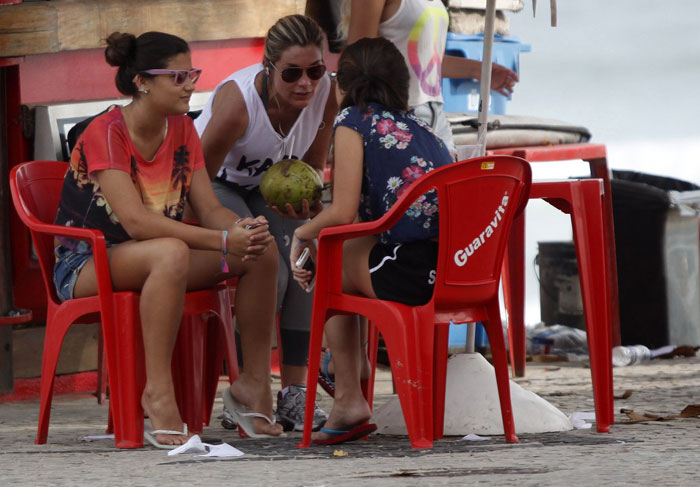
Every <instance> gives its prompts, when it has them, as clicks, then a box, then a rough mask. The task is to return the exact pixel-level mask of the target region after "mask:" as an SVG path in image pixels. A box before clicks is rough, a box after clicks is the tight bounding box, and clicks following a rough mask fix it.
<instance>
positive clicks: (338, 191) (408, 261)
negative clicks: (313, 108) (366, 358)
mask: <svg viewBox="0 0 700 487" xmlns="http://www.w3.org/2000/svg"><path fill="white" fill-rule="evenodd" d="M338 68H339V70H338V87H337V90H336V95H337V96H338V98H339V104H340V107H341V109H342V111H341V112H340V114H339V115H338V116H337V118H336V121H335V128H334V130H335V135H334V151H335V175H334V180H335V181H342V184H334V189H333V202H332V203H331V204H330V205H328V206H327V207H326V208H324V210H323V211H322V212H321V213H319V214H318V215H317V216H316V217H315V218H313V219H312V220H311V221H310V222H308V223H306V224H304V225H302V226H301V227H299V228H297V230H296V232H295V233H294V239H293V243H292V250H291V255H290V257H291V262H293V263H294V262H296V260H297V258H298V257H299V256H300V254H301V252H302V251H303V249H304V248H305V247H309V248H310V250H311V253H312V255H315V251H316V247H315V244H314V239H315V238H316V237H317V236H318V234H319V232H320V231H321V230H322V229H323V228H325V227H328V226H333V225H342V224H347V223H351V222H353V221H355V219H356V218H358V216H359V219H360V220H361V221H369V220H375V219H377V218H379V217H381V216H382V215H384V214H385V213H386V212H387V211H388V210H389V208H391V206H392V205H393V204H394V203H395V202H396V200H397V199H398V198H399V197H400V196H401V194H403V192H404V191H406V189H407V188H408V187H409V186H410V185H411V184H412V183H413V181H415V180H416V179H417V178H419V177H420V176H422V175H423V174H425V173H426V172H429V171H432V170H433V169H435V168H437V167H440V166H444V165H447V164H450V163H451V162H452V157H451V156H450V153H449V151H448V150H447V148H446V147H445V145H444V143H443V142H442V140H441V139H440V138H439V137H437V136H436V135H435V134H434V133H433V132H432V131H431V130H430V129H429V128H428V127H427V126H426V125H425V123H424V122H422V121H421V120H420V119H418V118H416V117H415V116H414V115H413V114H412V113H411V112H409V111H408V84H409V77H408V70H407V68H406V65H405V63H404V62H403V58H402V57H401V54H400V53H399V51H398V50H397V49H396V47H395V46H394V45H393V44H392V43H391V42H389V41H387V40H386V39H384V38H374V39H369V38H365V39H360V40H359V41H357V42H356V43H354V44H352V45H350V46H348V47H347V48H346V49H345V50H344V51H343V54H342V55H341V57H340V60H339V63H338ZM437 210H438V208H437V194H436V193H435V192H434V191H431V192H428V193H426V194H424V195H422V196H421V197H420V198H419V199H417V200H416V201H415V202H414V203H413V205H412V206H411V207H410V208H409V210H408V211H407V212H406V213H405V215H404V216H403V217H401V219H400V220H399V221H398V223H397V224H396V225H394V226H393V227H392V228H391V229H390V230H388V231H386V232H384V233H382V234H380V235H377V236H370V237H362V238H358V239H354V240H350V241H348V242H346V244H345V247H344V250H343V286H344V289H343V290H344V291H345V292H348V293H352V294H360V295H364V296H368V297H372V298H379V299H385V300H390V301H398V302H401V303H406V304H410V305H420V304H424V303H426V302H428V301H429V300H430V298H431V296H432V292H433V282H434V276H435V266H436V261H437V253H438V244H437V237H438V211H437ZM292 270H293V272H294V278H295V279H296V280H297V281H298V282H299V283H300V284H301V285H302V287H305V288H306V287H308V286H309V285H310V284H309V281H310V279H311V272H310V271H306V270H303V269H299V268H298V267H296V266H295V265H294V266H293V269H292ZM326 338H327V341H328V345H329V347H330V349H331V353H332V354H333V361H334V364H335V381H336V395H335V403H334V405H333V410H332V411H331V414H330V417H329V418H328V421H327V423H326V426H325V427H324V428H322V429H321V431H320V432H318V433H316V434H315V436H314V441H315V442H316V443H322V444H332V443H341V442H344V441H352V440H355V439H358V438H361V437H363V436H366V435H367V434H368V433H369V432H371V431H373V429H374V428H376V427H375V426H374V425H368V424H366V423H367V420H368V419H369V418H370V415H371V411H370V407H369V405H368V404H367V402H366V401H365V399H364V397H363V396H362V391H361V388H360V376H359V371H360V364H359V360H360V357H361V353H360V351H361V346H360V327H359V325H358V324H357V318H356V317H354V316H335V317H333V318H331V319H330V320H329V322H328V324H327V325H326Z"/></svg>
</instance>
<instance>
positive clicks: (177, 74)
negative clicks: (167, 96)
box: [142, 69, 202, 85]
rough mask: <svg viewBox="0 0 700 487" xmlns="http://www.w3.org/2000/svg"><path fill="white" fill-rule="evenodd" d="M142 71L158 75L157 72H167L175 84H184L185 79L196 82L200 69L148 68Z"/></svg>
mask: <svg viewBox="0 0 700 487" xmlns="http://www.w3.org/2000/svg"><path fill="white" fill-rule="evenodd" d="M142 73H146V74H152V75H158V74H169V75H171V76H172V77H173V81H175V84H176V85H182V84H185V82H186V81H191V82H192V84H194V83H196V82H197V80H198V79H199V75H201V74H202V70H201V69H190V70H189V71H187V70H186V69H149V70H147V71H142Z"/></svg>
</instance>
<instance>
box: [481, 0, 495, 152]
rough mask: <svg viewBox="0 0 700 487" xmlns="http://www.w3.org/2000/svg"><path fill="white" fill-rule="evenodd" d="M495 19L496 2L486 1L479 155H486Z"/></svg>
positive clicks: (492, 0)
mask: <svg viewBox="0 0 700 487" xmlns="http://www.w3.org/2000/svg"><path fill="white" fill-rule="evenodd" d="M495 19H496V0H486V26H485V29H484V51H483V55H482V56H481V91H480V92H479V132H478V137H477V144H479V146H480V147H479V151H480V155H482V156H484V155H486V124H487V121H488V113H489V102H490V101H491V64H492V63H491V56H492V54H491V53H492V52H493V30H494V23H495Z"/></svg>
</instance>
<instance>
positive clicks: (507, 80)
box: [491, 64, 520, 96]
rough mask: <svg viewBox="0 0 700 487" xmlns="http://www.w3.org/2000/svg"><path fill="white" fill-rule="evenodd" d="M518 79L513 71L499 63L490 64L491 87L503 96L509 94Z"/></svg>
mask: <svg viewBox="0 0 700 487" xmlns="http://www.w3.org/2000/svg"><path fill="white" fill-rule="evenodd" d="M519 80H520V79H519V78H518V75H517V73H515V71H511V70H510V69H508V68H506V67H505V66H501V65H500V64H493V65H492V66H491V89H492V90H493V91H495V92H497V93H500V94H501V95H503V96H510V95H511V94H512V93H513V87H514V86H515V83H517V82H518V81H519Z"/></svg>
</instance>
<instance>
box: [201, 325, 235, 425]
mask: <svg viewBox="0 0 700 487" xmlns="http://www.w3.org/2000/svg"><path fill="white" fill-rule="evenodd" d="M223 326H226V325H225V323H222V322H221V321H220V320H219V318H218V317H216V316H211V317H209V320H208V321H207V323H206V325H205V327H206V331H205V345H204V346H205V351H204V355H205V357H206V358H205V361H204V377H203V380H204V397H203V398H202V400H203V401H204V407H203V413H204V416H203V418H202V420H203V421H204V424H205V425H207V426H208V425H209V424H210V421H211V416H212V412H213V410H214V401H215V400H216V393H217V391H218V388H219V377H220V376H221V372H222V364H223V363H224V357H225V356H226V334H225V333H224V331H223V329H222V327H223ZM234 348H235V346H234Z"/></svg>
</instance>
